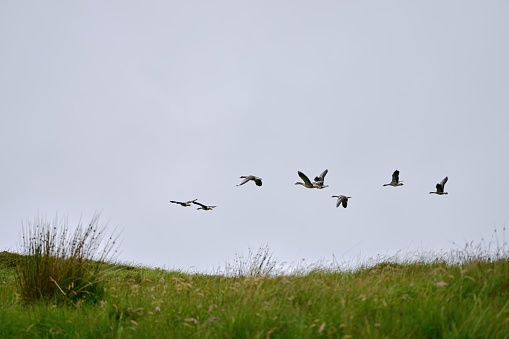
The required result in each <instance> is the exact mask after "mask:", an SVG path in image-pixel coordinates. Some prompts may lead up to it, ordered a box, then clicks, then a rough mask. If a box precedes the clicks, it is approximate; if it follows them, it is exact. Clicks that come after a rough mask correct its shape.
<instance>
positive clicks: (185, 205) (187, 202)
mask: <svg viewBox="0 0 509 339" xmlns="http://www.w3.org/2000/svg"><path fill="white" fill-rule="evenodd" d="M196 200H198V199H194V200H189V201H174V200H170V202H171V203H173V204H179V205H180V206H184V207H189V206H191V204H192V203H193V202H195V201H196Z"/></svg>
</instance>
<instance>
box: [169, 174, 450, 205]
mask: <svg viewBox="0 0 509 339" xmlns="http://www.w3.org/2000/svg"><path fill="white" fill-rule="evenodd" d="M328 172H329V171H328V170H327V169H326V170H325V171H323V172H322V173H321V174H320V175H318V176H316V177H315V179H314V180H313V181H311V180H309V178H308V177H307V176H306V175H305V174H304V173H302V172H301V171H298V172H297V173H298V174H299V177H300V178H301V179H302V182H300V181H298V182H296V183H295V185H302V186H304V187H306V188H317V189H324V188H326V187H329V186H328V185H325V176H326V175H327V173H328ZM240 178H241V179H243V180H242V182H241V183H240V184H238V185H237V186H242V185H244V184H245V183H247V182H249V181H253V182H254V183H255V184H256V186H262V178H259V177H257V176H254V175H243V176H241V177H240ZM447 180H449V178H448V177H445V178H444V179H443V180H442V181H441V182H439V183H438V184H436V186H435V188H436V191H435V192H429V194H438V195H444V194H448V193H447V192H445V191H444V188H445V184H446V183H447ZM383 186H393V187H398V186H403V181H400V180H399V171H398V170H395V171H394V173H392V180H391V182H390V183H388V184H384V185H383ZM332 198H337V201H336V207H339V205H342V206H343V208H346V206H347V205H348V199H350V198H351V197H347V196H345V195H333V196H332ZM197 200H198V199H194V200H189V201H175V200H170V202H171V203H174V204H178V205H180V206H183V207H189V206H191V204H194V205H197V206H199V207H198V208H197V209H198V210H204V211H210V210H213V209H214V208H215V207H217V206H207V205H204V204H202V203H199V202H198V201H197Z"/></svg>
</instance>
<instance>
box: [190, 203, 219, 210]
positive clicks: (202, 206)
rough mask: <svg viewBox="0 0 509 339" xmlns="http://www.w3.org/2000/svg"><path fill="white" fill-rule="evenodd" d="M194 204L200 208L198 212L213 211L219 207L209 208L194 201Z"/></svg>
mask: <svg viewBox="0 0 509 339" xmlns="http://www.w3.org/2000/svg"><path fill="white" fill-rule="evenodd" d="M193 204H195V205H198V206H200V207H198V208H197V210H204V211H212V210H213V209H214V208H215V207H217V206H207V205H204V204H201V203H199V202H196V201H193Z"/></svg>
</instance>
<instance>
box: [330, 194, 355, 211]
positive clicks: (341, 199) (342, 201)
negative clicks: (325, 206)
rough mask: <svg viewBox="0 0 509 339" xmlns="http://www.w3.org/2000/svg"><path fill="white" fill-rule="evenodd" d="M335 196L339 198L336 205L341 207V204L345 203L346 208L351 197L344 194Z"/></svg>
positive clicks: (334, 196)
mask: <svg viewBox="0 0 509 339" xmlns="http://www.w3.org/2000/svg"><path fill="white" fill-rule="evenodd" d="M332 197H333V198H338V201H337V202H336V207H339V205H341V204H342V205H343V208H346V205H348V199H350V198H351V197H345V196H344V195H333V196H332Z"/></svg>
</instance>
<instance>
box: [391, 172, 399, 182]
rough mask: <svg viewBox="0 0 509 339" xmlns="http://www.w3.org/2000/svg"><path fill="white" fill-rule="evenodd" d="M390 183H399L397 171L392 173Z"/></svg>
mask: <svg viewBox="0 0 509 339" xmlns="http://www.w3.org/2000/svg"><path fill="white" fill-rule="evenodd" d="M392 182H394V183H398V182H399V171H398V170H395V171H394V173H392Z"/></svg>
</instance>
